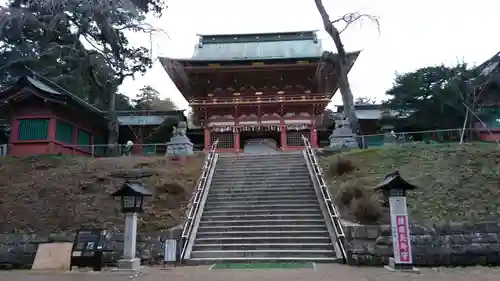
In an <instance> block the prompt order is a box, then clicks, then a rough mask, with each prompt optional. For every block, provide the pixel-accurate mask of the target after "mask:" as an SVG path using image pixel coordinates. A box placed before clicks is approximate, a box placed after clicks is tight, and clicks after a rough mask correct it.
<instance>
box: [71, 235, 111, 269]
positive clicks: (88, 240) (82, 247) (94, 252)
mask: <svg viewBox="0 0 500 281" xmlns="http://www.w3.org/2000/svg"><path fill="white" fill-rule="evenodd" d="M106 234H107V231H106V230H104V229H80V230H78V231H77V233H76V236H75V240H74V241H73V249H72V251H71V265H70V267H73V266H78V267H92V268H93V269H94V270H95V271H100V270H101V269H102V266H103V259H102V252H103V246H104V243H105V237H106Z"/></svg>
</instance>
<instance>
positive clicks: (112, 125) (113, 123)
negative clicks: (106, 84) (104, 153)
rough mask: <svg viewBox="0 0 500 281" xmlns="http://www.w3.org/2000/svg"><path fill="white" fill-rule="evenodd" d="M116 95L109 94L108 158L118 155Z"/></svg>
mask: <svg viewBox="0 0 500 281" xmlns="http://www.w3.org/2000/svg"><path fill="white" fill-rule="evenodd" d="M115 102H116V93H115V92H114V91H110V92H109V101H108V118H109V120H108V156H117V155H118V149H117V148H118V132H119V130H118V118H117V116H116V109H115Z"/></svg>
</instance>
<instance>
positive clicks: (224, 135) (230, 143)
mask: <svg viewBox="0 0 500 281" xmlns="http://www.w3.org/2000/svg"><path fill="white" fill-rule="evenodd" d="M210 137H211V139H212V141H211V142H210V143H214V141H216V140H217V139H219V144H218V145H217V148H234V133H233V132H221V133H219V132H212V133H211V136H210Z"/></svg>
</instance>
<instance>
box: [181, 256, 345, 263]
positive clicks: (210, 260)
mask: <svg viewBox="0 0 500 281" xmlns="http://www.w3.org/2000/svg"><path fill="white" fill-rule="evenodd" d="M339 261H341V259H339V258H337V257H314V258H311V257H287V256H284V257H273V258H265V257H264V258H260V257H244V258H238V257H212V258H191V259H190V260H189V261H188V262H187V263H188V264H192V265H199V264H213V263H214V262H218V263H223V262H225V263H249V262H251V263H269V262H276V263H293V262H314V263H333V262H339Z"/></svg>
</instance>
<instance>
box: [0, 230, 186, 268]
mask: <svg viewBox="0 0 500 281" xmlns="http://www.w3.org/2000/svg"><path fill="white" fill-rule="evenodd" d="M74 237H75V233H72V232H67V233H65V232H62V233H51V234H0V268H2V267H4V268H31V265H32V264H33V260H34V259H35V254H36V251H37V249H38V245H39V244H44V243H54V242H73V239H74ZM167 238H175V239H179V238H180V229H174V230H169V231H165V232H164V233H163V232H162V233H155V234H138V235H137V256H138V257H140V258H141V260H142V262H143V263H145V264H157V263H160V262H162V261H163V241H165V239H167ZM105 250H109V251H106V252H105V253H104V257H105V258H104V262H105V264H106V265H113V264H115V263H116V261H117V260H119V259H120V258H121V257H122V253H123V233H112V234H111V235H110V236H109V239H107V240H106V246H105Z"/></svg>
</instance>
